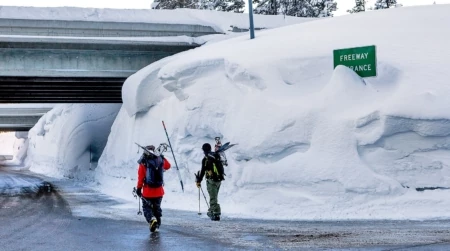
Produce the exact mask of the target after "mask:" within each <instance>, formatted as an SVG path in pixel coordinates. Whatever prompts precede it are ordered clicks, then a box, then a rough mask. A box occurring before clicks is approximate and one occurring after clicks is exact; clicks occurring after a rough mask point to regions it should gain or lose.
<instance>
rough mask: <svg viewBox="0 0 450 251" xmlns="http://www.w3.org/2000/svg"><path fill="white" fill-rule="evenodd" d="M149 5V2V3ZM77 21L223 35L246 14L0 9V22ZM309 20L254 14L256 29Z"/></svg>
mask: <svg viewBox="0 0 450 251" xmlns="http://www.w3.org/2000/svg"><path fill="white" fill-rule="evenodd" d="M149 5H150V3H149ZM2 18H5V19H7V18H11V19H32V20H76V21H94V22H142V23H158V24H192V25H204V26H211V27H212V28H213V29H215V30H216V31H217V32H222V33H226V32H228V31H231V30H232V27H236V28H241V29H248V27H249V19H248V14H241V13H233V12H222V11H205V10H193V9H175V10H151V9H147V10H143V9H96V8H77V7H52V8H42V7H22V6H1V8H0V19H2ZM311 20H314V19H311V18H297V17H290V16H286V17H285V16H267V15H254V23H255V28H276V27H281V26H285V25H289V24H297V23H303V22H307V21H311Z"/></svg>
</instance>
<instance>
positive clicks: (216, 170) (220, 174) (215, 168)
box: [196, 143, 225, 221]
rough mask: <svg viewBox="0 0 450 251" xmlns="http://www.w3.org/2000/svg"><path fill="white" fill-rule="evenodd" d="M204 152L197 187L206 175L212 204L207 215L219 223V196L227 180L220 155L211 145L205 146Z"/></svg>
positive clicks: (206, 144) (203, 147)
mask: <svg viewBox="0 0 450 251" xmlns="http://www.w3.org/2000/svg"><path fill="white" fill-rule="evenodd" d="M202 150H203V152H204V154H205V157H204V158H203V160H202V169H201V171H200V175H199V176H198V177H197V180H196V185H197V187H198V188H200V186H201V182H202V180H203V177H204V176H205V175H206V188H207V190H208V194H209V204H210V207H209V209H208V213H207V214H208V216H209V218H211V220H213V221H219V220H220V215H221V210H220V204H219V203H218V195H219V189H220V185H221V183H222V180H225V179H224V170H223V165H222V162H221V161H220V155H219V154H217V153H214V152H211V145H210V144H208V143H205V144H203V146H202Z"/></svg>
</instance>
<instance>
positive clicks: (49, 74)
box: [0, 37, 200, 103]
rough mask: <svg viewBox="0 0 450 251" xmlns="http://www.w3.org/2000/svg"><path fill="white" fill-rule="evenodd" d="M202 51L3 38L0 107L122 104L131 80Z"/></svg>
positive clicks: (185, 46) (170, 45) (178, 45)
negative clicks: (161, 64)
mask: <svg viewBox="0 0 450 251" xmlns="http://www.w3.org/2000/svg"><path fill="white" fill-rule="evenodd" d="M198 46H200V45H199V44H195V43H187V42H177V41H175V42H171V41H166V42H155V41H133V40H114V39H111V40H110V39H106V40H99V39H92V38H89V39H86V38H70V39H67V38H39V39H38V38H34V37H12V38H10V37H0V103H121V102H122V98H121V90H122V89H121V88H122V85H123V83H124V81H125V80H126V78H127V77H129V76H130V75H132V74H133V73H135V72H137V71H139V70H140V69H142V68H144V67H145V66H147V65H149V64H151V63H153V62H156V61H158V60H160V59H162V58H165V57H168V56H171V55H174V54H176V53H179V52H183V51H186V50H189V49H193V48H196V47H198Z"/></svg>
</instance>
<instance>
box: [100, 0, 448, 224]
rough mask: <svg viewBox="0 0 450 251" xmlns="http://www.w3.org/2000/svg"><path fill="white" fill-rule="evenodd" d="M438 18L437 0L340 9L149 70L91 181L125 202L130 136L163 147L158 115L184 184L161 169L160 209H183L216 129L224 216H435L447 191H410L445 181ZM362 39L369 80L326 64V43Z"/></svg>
mask: <svg viewBox="0 0 450 251" xmlns="http://www.w3.org/2000/svg"><path fill="white" fill-rule="evenodd" d="M448 13H450V6H448V5H440V6H428V7H409V8H398V9H391V10H386V11H377V12H370V13H363V14H358V15H348V16H343V17H338V18H333V19H326V20H319V21H315V22H308V23H303V24H299V25H295V26H289V27H284V28H279V29H275V30H269V31H264V32H258V33H257V38H256V39H255V40H249V39H248V38H247V36H243V37H238V38H235V39H231V40H226V41H223V42H217V43H215V44H210V45H207V46H203V47H201V48H198V49H195V50H191V51H188V52H185V53H182V54H179V55H176V56H173V57H170V58H167V59H164V60H163V61H161V62H157V63H155V64H152V65H150V66H148V67H146V68H144V69H143V70H141V71H140V72H138V73H136V74H135V75H133V76H131V77H130V78H129V79H128V80H127V82H126V84H125V86H124V89H123V99H124V106H123V108H122V110H121V111H120V112H119V114H118V117H117V119H116V121H115V122H114V125H113V127H112V132H111V135H110V138H109V141H108V144H107V146H106V148H105V151H104V154H103V155H102V157H101V159H100V162H99V170H98V172H97V178H98V180H99V181H100V183H101V184H102V188H103V190H104V191H109V192H110V193H111V194H116V195H122V196H123V197H130V196H129V191H130V190H131V187H132V186H134V183H135V178H136V160H137V158H138V156H139V154H138V153H137V152H136V151H137V148H136V147H134V142H138V143H141V144H155V145H157V144H159V143H160V142H164V141H166V140H165V135H164V131H163V129H162V125H161V120H164V121H165V122H166V124H167V125H168V129H169V135H170V138H171V140H172V144H173V146H174V151H175V154H176V156H177V161H178V163H179V166H180V169H181V173H182V177H183V180H184V182H185V183H186V188H185V190H186V191H185V193H182V192H181V189H180V187H179V182H178V178H177V176H176V172H175V170H173V171H170V172H168V173H167V175H166V191H167V192H168V193H167V195H166V197H165V202H164V206H165V207H172V208H180V209H188V210H196V206H195V205H196V202H197V201H196V193H197V188H196V187H195V186H194V175H193V174H194V172H196V171H197V170H199V168H200V161H201V158H202V152H201V149H200V147H201V145H202V144H203V143H204V142H209V143H213V138H214V137H215V136H222V137H224V140H225V141H231V142H236V143H239V145H238V146H236V147H234V148H232V149H231V150H230V152H229V153H228V155H229V159H230V160H229V161H230V165H229V166H228V167H227V168H226V173H227V176H226V180H225V181H224V182H223V185H222V188H221V192H220V201H221V203H222V210H223V212H224V213H225V214H235V215H240V216H248V217H255V216H256V217H268V218H285V219H293V218H306V219H317V218H320V219H326V218H422V217H448V216H450V213H448V210H447V209H446V207H448V206H449V204H450V201H449V199H448V198H449V197H448V195H449V192H448V191H447V190H435V191H425V192H417V191H416V190H415V189H414V188H423V187H450V180H449V172H450V167H449V165H450V159H449V158H448V156H447V155H448V154H449V148H450V137H449V135H450V110H449V109H448V107H449V106H450V99H448V97H449V96H450V86H449V85H448V79H449V77H450V73H449V72H448V70H447V65H448V62H447V60H448V58H450V49H449V47H448V44H449V43H450V35H449V34H448V33H447V32H444V31H445V30H446V29H447V28H448V27H447V24H448V23H450V16H449V15H448ZM417 17H421V18H417ZM363 45H376V46H377V59H378V76H377V77H376V78H368V79H365V80H364V81H363V80H361V79H360V78H359V77H358V76H357V75H355V74H354V73H353V72H352V71H351V70H349V69H348V68H346V67H338V68H336V69H335V70H334V71H333V68H332V65H333V63H332V52H333V49H337V48H347V47H356V46H363ZM125 128H126V129H125ZM167 156H168V157H169V158H170V157H171V155H169V154H167ZM114 187H115V188H114ZM122 191H123V192H122ZM430 205H433V207H432V209H430ZM394 209H399V210H397V211H395V210H394Z"/></svg>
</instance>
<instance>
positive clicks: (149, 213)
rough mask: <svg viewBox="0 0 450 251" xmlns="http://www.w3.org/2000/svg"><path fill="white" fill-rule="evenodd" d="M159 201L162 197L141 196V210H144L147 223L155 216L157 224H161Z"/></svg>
mask: <svg viewBox="0 0 450 251" xmlns="http://www.w3.org/2000/svg"><path fill="white" fill-rule="evenodd" d="M161 201H162V197H158V198H142V211H144V216H145V219H146V220H147V222H148V223H150V221H151V219H152V217H153V216H155V218H156V220H157V221H158V225H161V216H162V210H161Z"/></svg>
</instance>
